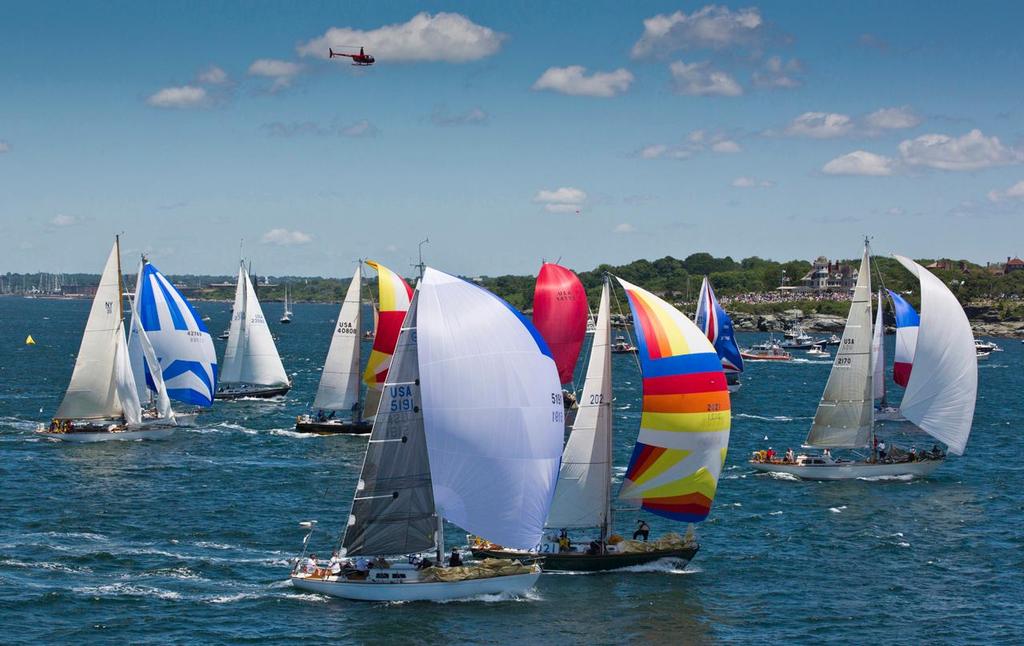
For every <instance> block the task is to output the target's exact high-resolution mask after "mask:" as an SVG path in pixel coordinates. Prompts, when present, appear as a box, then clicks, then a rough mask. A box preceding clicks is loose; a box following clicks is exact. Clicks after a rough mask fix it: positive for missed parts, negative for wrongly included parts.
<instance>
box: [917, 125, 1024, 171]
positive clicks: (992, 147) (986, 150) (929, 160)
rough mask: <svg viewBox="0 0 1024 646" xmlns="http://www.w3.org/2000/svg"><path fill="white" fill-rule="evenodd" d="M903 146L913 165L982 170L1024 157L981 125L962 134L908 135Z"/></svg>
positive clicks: (942, 168) (1013, 162) (1015, 161)
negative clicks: (982, 130)
mask: <svg viewBox="0 0 1024 646" xmlns="http://www.w3.org/2000/svg"><path fill="white" fill-rule="evenodd" d="M899 150H900V155H901V156H902V158H903V161H904V162H905V163H907V164H909V165H912V166H926V167H928V168H938V169H941V170H968V171H969V170H978V169H980V168H989V167H992V166H1005V165H1007V164H1017V163H1020V162H1021V161H1022V160H1024V154H1022V153H1021V151H1018V150H1014V149H1013V148H1010V147H1007V146H1004V145H1003V144H1002V142H1000V141H999V138H998V137H986V136H985V135H984V134H982V132H981V131H980V130H977V129H975V130H971V131H970V132H968V133H967V134H965V135H963V136H962V137H950V136H949V135H938V134H931V135H922V136H920V137H917V138H915V139H907V140H905V141H902V142H900V146H899Z"/></svg>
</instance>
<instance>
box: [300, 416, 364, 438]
mask: <svg viewBox="0 0 1024 646" xmlns="http://www.w3.org/2000/svg"><path fill="white" fill-rule="evenodd" d="M295 430H296V431H297V432H299V433H315V434H316V435H368V434H369V433H370V431H372V430H373V423H372V422H367V421H362V422H353V421H351V420H334V421H327V422H317V421H313V420H310V421H304V420H301V419H300V420H299V421H297V422H295Z"/></svg>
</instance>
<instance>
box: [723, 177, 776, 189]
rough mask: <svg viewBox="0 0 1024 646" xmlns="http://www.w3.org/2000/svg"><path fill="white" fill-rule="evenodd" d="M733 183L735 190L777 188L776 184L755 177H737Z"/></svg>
mask: <svg viewBox="0 0 1024 646" xmlns="http://www.w3.org/2000/svg"><path fill="white" fill-rule="evenodd" d="M731 183H732V186H734V187H735V188H771V187H773V186H775V182H771V181H768V180H765V179H756V178H754V177H737V178H736V179H734V180H732V182H731Z"/></svg>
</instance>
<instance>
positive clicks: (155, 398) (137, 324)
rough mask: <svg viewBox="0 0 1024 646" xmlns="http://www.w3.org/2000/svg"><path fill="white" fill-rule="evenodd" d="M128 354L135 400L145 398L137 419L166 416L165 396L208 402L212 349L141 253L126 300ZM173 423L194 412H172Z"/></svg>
mask: <svg viewBox="0 0 1024 646" xmlns="http://www.w3.org/2000/svg"><path fill="white" fill-rule="evenodd" d="M128 355H129V357H130V359H131V366H132V374H133V375H134V376H135V387H136V390H137V391H138V393H139V399H140V400H142V401H146V400H148V401H149V406H148V408H147V409H145V410H143V419H147V418H152V417H161V416H162V417H168V416H171V413H172V412H173V411H171V409H170V400H175V401H178V402H182V403H184V404H188V405H190V406H199V407H207V406H212V405H213V395H214V393H215V392H216V387H217V353H216V350H214V347H213V339H212V338H211V337H210V332H209V330H208V329H207V328H206V324H205V323H204V322H203V320H202V317H200V316H199V313H198V312H196V310H195V308H193V307H192V304H191V303H189V302H188V300H187V299H186V298H185V297H184V296H183V295H182V294H181V292H180V291H178V289H177V288H176V287H175V286H174V285H173V284H172V283H171V281H169V280H168V279H167V277H166V276H164V275H163V274H162V273H160V270H158V269H157V268H156V267H155V266H154V265H153V264H152V263H151V262H149V260H148V259H146V258H145V257H143V258H142V261H141V263H140V264H139V273H138V279H137V280H136V283H135V297H134V299H133V300H132V329H131V333H130V334H129V336H128ZM173 417H174V419H175V420H176V422H177V424H178V426H186V425H190V424H191V423H192V422H193V421H194V420H195V417H196V413H195V412H194V411H190V412H173Z"/></svg>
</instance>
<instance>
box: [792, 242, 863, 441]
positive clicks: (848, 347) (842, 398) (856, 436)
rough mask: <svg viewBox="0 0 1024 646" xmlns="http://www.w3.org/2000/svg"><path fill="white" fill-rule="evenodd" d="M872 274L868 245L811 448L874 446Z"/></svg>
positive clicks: (810, 436)
mask: <svg viewBox="0 0 1024 646" xmlns="http://www.w3.org/2000/svg"><path fill="white" fill-rule="evenodd" d="M870 272H871V261H870V259H869V257H868V247H867V245H864V255H863V257H862V258H861V261H860V273H859V274H858V276H857V286H856V287H855V288H854V290H853V302H852V303H851V304H850V315H849V317H848V318H847V319H846V328H845V329H844V330H843V340H842V341H841V342H840V343H839V348H838V349H837V350H836V358H835V361H833V363H832V371H831V372H830V373H829V375H828V383H827V384H825V392H824V393H822V396H821V401H820V402H819V403H818V410H817V411H816V412H815V414H814V423H813V424H812V425H811V430H810V433H808V435H807V440H806V444H807V445H809V446H819V447H829V448H858V447H864V446H868V445H869V444H870V443H871V434H872V426H873V424H874V397H873V394H874V391H873V388H872V384H871V382H872V381H873V380H872V363H873V362H872V355H873V353H872V350H871V345H872V344H871V340H872V336H873V335H872V333H871V273H870Z"/></svg>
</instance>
